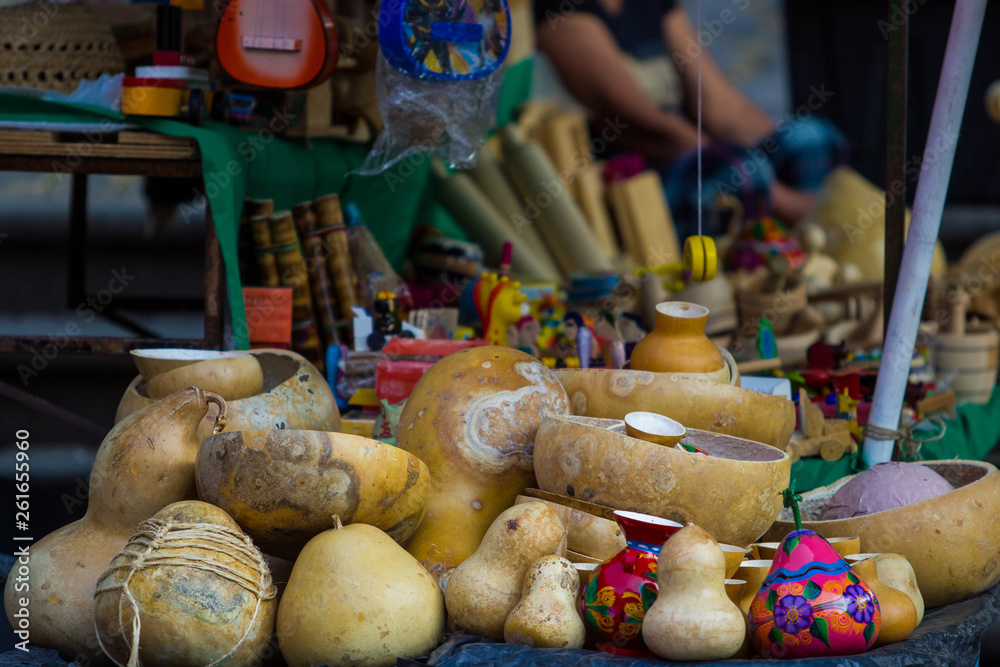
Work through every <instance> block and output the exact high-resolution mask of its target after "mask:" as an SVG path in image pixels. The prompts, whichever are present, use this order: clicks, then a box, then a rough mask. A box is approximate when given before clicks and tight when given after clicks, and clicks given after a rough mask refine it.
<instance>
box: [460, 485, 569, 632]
mask: <svg viewBox="0 0 1000 667" xmlns="http://www.w3.org/2000/svg"><path fill="white" fill-rule="evenodd" d="M565 536H566V529H565V528H564V527H563V524H562V522H561V521H560V520H559V515H558V514H557V513H556V511H555V510H554V509H552V508H551V507H549V506H548V505H545V504H544V503H524V504H522V505H514V506H513V507H510V508H508V509H506V510H504V511H503V512H501V513H500V516H498V517H497V518H496V520H495V521H494V522H493V523H492V525H490V527H489V529H488V530H487V531H486V535H485V536H484V537H483V541H482V542H481V543H480V545H479V548H478V549H476V551H475V553H473V554H472V555H471V556H469V558H467V559H466V560H465V562H463V563H462V564H461V565H459V566H458V567H457V568H455V571H454V572H453V573H452V574H451V576H450V577H449V578H448V586H447V589H446V590H445V604H446V605H447V607H448V614H449V616H450V617H451V619H452V620H453V621H454V622H455V624H456V625H457V626H459V627H461V628H463V629H465V630H466V631H468V632H471V633H473V634H477V635H482V636H484V637H488V638H490V639H494V640H496V641H502V640H503V626H504V622H505V621H506V620H507V616H508V615H510V612H511V610H512V609H514V607H515V606H516V605H517V603H518V601H519V600H520V599H521V587H522V585H523V583H524V576H525V574H526V573H527V571H528V568H529V567H530V566H531V564H532V563H534V562H535V561H536V560H538V559H539V558H541V557H542V556H548V555H550V554H554V553H557V552H558V551H560V550H562V549H564V548H565Z"/></svg>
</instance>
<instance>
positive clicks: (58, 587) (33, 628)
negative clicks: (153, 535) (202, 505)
mask: <svg viewBox="0 0 1000 667" xmlns="http://www.w3.org/2000/svg"><path fill="white" fill-rule="evenodd" d="M209 403H216V404H217V405H218V406H219V408H220V412H221V413H223V414H224V413H225V401H223V400H222V398H220V397H219V396H217V395H215V394H209V393H206V392H204V391H202V390H201V389H198V388H197V387H188V388H187V389H183V390H181V391H178V392H175V393H173V394H171V395H170V396H167V397H166V398H164V399H163V400H161V401H157V402H156V403H154V404H152V405H150V406H149V407H146V408H144V409H142V410H140V411H138V412H134V413H132V414H131V415H129V416H128V417H126V418H125V419H123V420H122V421H121V422H119V423H118V424H117V425H116V426H115V427H114V428H113V429H111V432H110V433H108V435H107V436H106V437H105V438H104V441H103V442H102V443H101V446H100V448H99V449H98V451H97V457H96V458H95V460H94V467H93V469H92V470H91V473H90V497H89V504H88V506H87V513H86V514H85V515H84V517H83V518H82V519H80V520H79V521H74V522H73V523H71V524H69V525H66V526H63V527H62V528H60V529H59V530H56V531H54V532H52V533H50V534H48V535H46V536H45V537H44V538H42V539H41V540H39V541H38V542H36V543H35V544H33V545H32V546H31V555H30V559H29V562H28V564H27V565H26V566H25V567H27V568H28V571H29V574H28V582H27V583H28V588H27V590H22V589H21V588H20V586H19V585H17V584H18V583H23V582H17V580H16V578H15V577H14V576H11V578H9V579H8V580H7V586H6V590H5V591H4V607H5V608H6V611H7V618H8V620H10V621H11V625H12V626H14V627H17V626H16V624H15V617H14V614H15V613H17V611H18V610H19V609H21V608H23V607H25V606H27V607H28V608H29V610H30V615H31V616H30V618H31V624H30V639H31V643H32V644H34V645H36V646H42V647H45V648H54V649H57V650H58V651H59V652H60V654H61V655H62V656H63V657H64V658H66V659H67V660H85V659H86V660H91V661H96V662H106V661H107V658H106V657H105V656H104V653H103V652H102V651H101V649H100V646H99V644H98V641H97V635H96V633H95V632H94V590H95V586H96V583H97V579H98V577H100V576H101V574H102V573H103V572H104V571H105V570H106V569H107V567H108V564H109V563H111V559H112V558H114V557H115V555H116V554H117V553H118V552H119V551H120V550H121V549H122V548H123V547H124V546H125V544H126V542H128V540H129V538H130V537H131V536H132V531H133V530H135V527H136V526H137V525H138V524H139V522H140V521H143V520H144V519H148V518H149V517H151V516H153V515H154V514H156V513H157V512H158V511H159V510H160V509H162V508H163V507H165V506H167V505H169V504H170V503H173V502H177V501H179V500H186V499H193V498H197V492H196V490H195V480H194V462H195V457H196V456H197V455H198V446H199V444H200V443H201V440H200V438H198V435H197V429H198V424H199V422H200V421H201V420H202V418H203V417H204V416H205V415H206V413H207V412H208V409H209ZM15 567H17V566H15ZM25 599H26V600H27V602H28V604H27V605H22V604H21V602H22V601H23V600H25Z"/></svg>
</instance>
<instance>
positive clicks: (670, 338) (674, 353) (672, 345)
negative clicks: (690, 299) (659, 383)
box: [629, 301, 726, 373]
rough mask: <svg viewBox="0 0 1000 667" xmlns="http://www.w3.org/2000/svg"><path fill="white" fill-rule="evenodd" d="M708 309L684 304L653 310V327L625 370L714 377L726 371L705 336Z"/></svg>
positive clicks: (666, 305) (667, 303) (668, 304)
mask: <svg viewBox="0 0 1000 667" xmlns="http://www.w3.org/2000/svg"><path fill="white" fill-rule="evenodd" d="M707 322H708V308H705V307H704V306H699V305H697V304H694V303H687V302H685V301H664V302H663V303H660V304H657V306H656V324H655V327H654V329H653V331H651V332H649V333H648V334H646V336H644V337H643V339H642V340H640V341H639V342H638V343H636V345H635V349H634V350H632V356H631V358H630V359H629V367H630V368H632V369H634V370H637V371H651V372H654V373H714V372H716V371H719V370H722V369H724V368H725V367H726V364H725V362H724V361H723V360H722V353H720V352H719V349H718V348H717V347H716V346H715V343H713V342H712V341H711V340H709V338H708V336H706V335H705V324H706V323H707Z"/></svg>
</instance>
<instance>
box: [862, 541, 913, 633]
mask: <svg viewBox="0 0 1000 667" xmlns="http://www.w3.org/2000/svg"><path fill="white" fill-rule="evenodd" d="M851 569H852V570H854V574H856V575H858V576H859V577H861V579H863V580H864V582H865V583H866V584H868V586H870V587H871V589H872V592H873V593H874V594H875V597H877V598H878V606H879V610H880V611H881V612H882V627H881V629H880V630H879V633H878V637H877V638H876V639H875V648H878V647H879V646H887V645H888V644H895V643H896V642H901V641H903V640H904V639H906V638H907V637H909V636H910V634H911V633H912V632H913V630H914V628H916V627H917V608H916V605H914V604H913V600H911V599H910V597H909V596H908V595H907V594H906V593H904V592H902V591H897V590H896V589H895V588H890V587H889V586H886V585H885V584H883V583H882V582H881V581H879V576H878V563H877V561H876V560H875V558H866V559H864V560H859V561H858V562H856V563H855V564H854V565H852V566H851Z"/></svg>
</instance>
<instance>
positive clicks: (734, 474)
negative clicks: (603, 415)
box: [534, 416, 791, 547]
mask: <svg viewBox="0 0 1000 667" xmlns="http://www.w3.org/2000/svg"><path fill="white" fill-rule="evenodd" d="M685 440H686V441H687V442H690V443H691V444H693V445H695V446H697V447H700V448H701V449H703V450H705V451H706V452H707V453H708V454H709V456H691V455H690V454H689V453H688V452H685V451H681V450H678V449H674V448H672V447H662V446H660V445H654V444H652V443H649V442H646V441H644V440H638V439H636V438H631V437H629V436H628V435H626V434H625V424H624V423H623V422H621V421H618V420H613V419H590V418H587V417H564V416H558V417H547V418H546V419H544V420H543V421H542V425H541V426H540V427H539V429H538V433H537V435H536V437H535V455H534V465H535V477H536V479H537V481H538V486H539V488H541V489H542V490H544V491H549V492H551V493H558V494H564V495H566V496H570V497H572V498H579V499H580V500H584V501H588V502H592V503H597V504H600V505H606V506H609V507H614V508H615V509H619V510H630V511H635V512H641V513H643V514H651V515H653V516H658V517H662V518H664V519H670V520H671V521H676V522H678V523H680V524H682V525H686V524H688V523H694V524H697V525H698V526H701V527H702V528H704V529H705V530H706V531H708V533H709V534H711V535H712V536H713V537H714V538H715V539H716V540H717V541H719V542H723V543H725V544H733V545H736V546H739V547H744V546H746V545H748V544H750V543H751V542H753V541H754V540H756V539H757V538H758V537H760V536H761V535H762V534H763V533H764V532H765V531H766V530H767V528H768V526H770V525H771V523H772V522H773V521H774V519H775V517H777V516H778V513H779V512H780V511H781V506H782V502H781V496H780V492H781V491H782V490H784V489H785V488H787V487H788V480H789V471H790V469H791V462H790V460H789V458H788V456H787V455H786V454H785V453H784V452H782V451H780V450H777V449H775V448H773V447H768V446H767V445H763V444H761V443H759V442H752V441H750V440H742V439H740V438H733V437H730V436H725V435H718V434H715V433H708V432H706V431H697V430H694V429H688V432H687V436H685Z"/></svg>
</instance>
